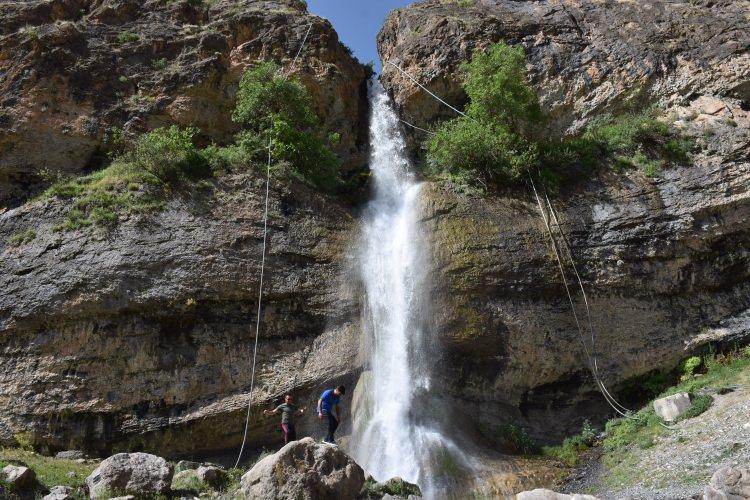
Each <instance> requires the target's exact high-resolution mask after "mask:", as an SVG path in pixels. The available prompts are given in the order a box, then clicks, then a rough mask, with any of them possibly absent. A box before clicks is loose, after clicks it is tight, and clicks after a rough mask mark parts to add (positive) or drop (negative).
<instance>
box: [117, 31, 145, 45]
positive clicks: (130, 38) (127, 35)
mask: <svg viewBox="0 0 750 500" xmlns="http://www.w3.org/2000/svg"><path fill="white" fill-rule="evenodd" d="M140 38H141V37H139V36H138V35H137V34H135V33H131V32H130V31H123V32H121V33H118V34H117V43H120V44H123V43H128V42H137V41H138V40H140Z"/></svg>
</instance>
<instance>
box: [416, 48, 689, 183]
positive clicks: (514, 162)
mask: <svg viewBox="0 0 750 500" xmlns="http://www.w3.org/2000/svg"><path fill="white" fill-rule="evenodd" d="M460 71H461V78H462V86H463V89H464V90H465V92H466V94H467V96H468V97H469V104H468V105H467V107H466V109H465V112H466V115H467V117H460V118H456V119H453V120H449V121H446V122H444V123H443V124H441V125H440V126H439V127H438V128H437V129H436V130H435V131H434V134H432V135H431V136H430V137H429V138H428V140H427V143H426V149H427V163H428V167H427V173H428V174H430V175H432V176H434V177H438V178H441V177H442V178H446V177H450V178H454V179H458V180H463V181H466V182H469V183H471V184H474V185H477V184H478V185H482V186H484V187H487V186H491V185H493V184H494V185H503V184H509V183H512V182H516V181H518V180H519V179H521V178H522V177H523V175H524V174H526V172H528V171H530V170H532V169H534V170H538V171H539V174H540V176H541V178H542V180H543V181H544V182H545V183H546V184H548V185H551V186H552V187H554V186H556V185H557V184H559V183H561V182H565V181H567V180H570V179H576V178H580V177H581V176H582V175H585V174H587V173H588V172H590V171H592V170H593V169H594V168H595V167H597V166H599V165H602V164H610V165H611V166H612V167H613V168H615V169H624V168H638V169H640V170H641V171H642V172H643V173H644V174H645V175H647V176H652V175H655V174H656V173H657V172H658V171H659V169H661V168H662V167H663V166H665V165H666V164H668V163H674V162H682V163H687V162H689V161H690V157H691V152H692V149H693V142H692V141H691V140H690V139H688V138H685V137H683V136H681V135H680V134H679V133H678V132H676V131H675V130H674V129H673V128H672V127H671V126H670V125H669V124H667V123H665V122H663V121H660V120H659V119H658V118H659V110H658V109H656V108H651V109H647V110H645V111H643V112H641V113H625V114H621V115H617V116H611V115H605V116H601V117H598V118H597V119H595V120H593V121H592V122H591V123H590V125H589V126H588V127H587V128H586V130H585V131H584V132H583V133H582V134H579V135H578V136H576V137H569V138H565V139H560V140H549V139H547V138H544V137H543V133H542V132H543V131H544V126H545V124H546V122H547V117H546V116H545V115H544V113H542V111H541V108H540V106H539V100H538V98H537V96H536V94H535V93H534V90H533V89H532V88H531V86H530V85H529V84H528V77H527V72H526V65H525V60H524V52H523V48H522V47H515V48H514V47H510V46H508V45H507V44H505V43H502V42H501V43H498V44H496V45H493V46H492V47H490V48H489V49H488V50H487V51H486V52H484V53H481V54H476V55H475V56H474V58H473V59H472V60H471V62H469V63H465V64H463V65H462V66H461V67H460Z"/></svg>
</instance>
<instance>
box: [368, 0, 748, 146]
mask: <svg viewBox="0 0 750 500" xmlns="http://www.w3.org/2000/svg"><path fill="white" fill-rule="evenodd" d="M749 7H750V3H748V2H747V1H739V2H733V1H730V0H727V1H718V2H716V1H711V2H707V1H691V2H688V1H685V2H681V1H666V0H664V1H662V0H659V1H654V2H648V3H645V2H639V1H626V2H618V1H610V0H605V1H579V0H566V1H562V2H560V1H555V0H549V1H547V0H543V1H539V2H514V1H500V0H475V1H469V2H461V1H452V0H451V1H444V0H428V1H425V2H421V3H417V4H414V5H411V6H410V7H408V8H406V9H400V10H396V11H393V12H392V13H391V15H390V16H389V17H388V19H387V20H386V22H385V25H384V26H383V28H382V30H381V31H380V34H379V35H378V49H379V52H380V55H381V58H382V60H383V61H384V67H383V75H382V80H383V84H384V85H385V87H386V88H387V89H388V90H389V92H390V93H391V94H392V95H393V97H394V100H395V102H396V105H397V106H398V107H399V109H400V111H401V113H402V115H403V117H404V119H405V120H407V121H409V122H410V123H412V124H414V125H416V126H419V127H425V126H426V125H429V124H431V123H433V122H435V121H436V120H440V119H444V118H453V117H454V116H455V114H454V113H453V111H451V110H449V109H448V108H447V107H445V106H443V105H441V104H439V103H438V102H437V101H435V100H434V99H433V98H432V97H430V96H429V95H427V94H426V93H425V92H424V91H422V90H420V89H419V87H418V86H417V85H415V84H414V83H413V82H412V81H411V80H409V79H408V78H407V77H406V76H404V75H403V74H401V73H400V72H399V71H398V70H397V69H395V68H394V67H393V66H391V65H389V64H388V62H391V63H393V64H395V65H397V66H399V67H401V68H402V69H404V70H405V71H406V72H407V73H409V74H410V75H412V76H413V77H414V78H416V79H417V80H418V81H419V82H420V83H422V84H424V85H425V86H426V87H427V88H429V89H431V90H432V91H434V92H436V93H437V94H438V95H440V96H441V97H443V98H444V99H445V100H447V101H448V102H449V103H453V104H454V105H459V106H460V105H462V104H463V103H464V102H465V99H466V95H465V94H464V93H463V91H462V89H461V87H460V81H459V75H458V67H459V65H460V64H461V63H462V62H464V61H467V60H469V59H470V58H471V54H472V53H473V52H474V51H476V50H482V49H483V48H485V47H487V46H489V45H491V44H492V43H495V42H498V41H501V40H502V41H505V42H507V43H509V44H513V45H515V44H520V45H522V46H523V47H524V49H525V50H526V54H527V63H528V69H529V73H530V77H531V82H532V84H533V86H534V88H535V90H536V91H537V94H538V95H539V97H540V100H541V103H542V106H543V108H544V109H545V110H546V111H547V112H548V113H549V114H550V115H551V117H552V119H553V121H552V124H551V132H552V133H557V134H559V133H562V132H566V131H567V132H572V131H575V130H577V129H579V128H580V127H581V126H582V125H584V124H585V123H586V121H587V119H588V118H591V117H593V116H596V115H597V114H600V113H603V112H617V111H618V110H622V109H623V108H625V107H628V108H631V109H632V108H634V107H635V108H638V107H639V106H643V105H646V104H653V103H656V104H660V105H662V106H666V107H669V108H672V107H675V108H678V109H679V108H683V107H690V106H691V104H693V105H697V108H696V109H695V110H691V111H690V113H692V112H693V111H695V112H698V113H700V112H702V111H705V112H706V114H707V115H709V118H710V117H715V116H717V114H719V115H721V116H722V117H730V118H731V117H732V116H733V115H734V114H736V113H738V114H743V112H745V111H747V110H748V109H750V84H749V83H748V82H749V81H750V55H748V54H749V52H748V48H750V34H748V24H749V21H748V19H747V16H746V13H747V10H748V8H749ZM708 101H711V103H710V104H709V103H708ZM405 132H406V133H407V135H408V136H409V137H410V138H411V139H412V141H413V142H412V149H413V150H414V151H415V153H416V152H418V146H417V143H418V142H419V140H421V139H422V138H423V137H420V136H417V134H419V133H420V132H418V131H415V130H414V129H408V128H407V129H406V130H405Z"/></svg>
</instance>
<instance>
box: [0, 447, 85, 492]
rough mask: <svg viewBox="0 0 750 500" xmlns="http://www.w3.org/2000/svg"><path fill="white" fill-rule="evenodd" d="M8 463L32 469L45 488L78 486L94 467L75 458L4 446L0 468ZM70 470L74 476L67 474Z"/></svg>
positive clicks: (1, 451)
mask: <svg viewBox="0 0 750 500" xmlns="http://www.w3.org/2000/svg"><path fill="white" fill-rule="evenodd" d="M8 464H13V465H23V466H25V467H28V468H30V469H32V470H33V471H34V472H35V473H36V477H37V480H38V481H39V482H40V483H42V484H43V485H44V486H46V487H47V488H51V487H52V486H58V485H62V486H71V487H73V488H80V487H82V486H84V484H85V481H86V478H87V477H88V476H89V475H90V474H91V472H93V470H94V469H95V468H96V466H95V465H94V464H79V463H78V462H76V461H75V460H62V459H57V458H52V457H45V456H42V455H38V454H36V453H34V452H33V451H28V450H21V449H16V448H4V449H2V450H0V468H3V467H5V466H6V465H8ZM71 471H72V472H74V473H75V476H73V477H70V476H68V473H69V472H71Z"/></svg>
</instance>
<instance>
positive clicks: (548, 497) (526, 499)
mask: <svg viewBox="0 0 750 500" xmlns="http://www.w3.org/2000/svg"><path fill="white" fill-rule="evenodd" d="M516 500H598V498H597V497H595V496H591V495H579V494H574V495H566V494H565V493H557V492H556V491H552V490H545V489H544V488H537V489H535V490H531V491H522V492H521V493H519V494H518V495H516Z"/></svg>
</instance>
